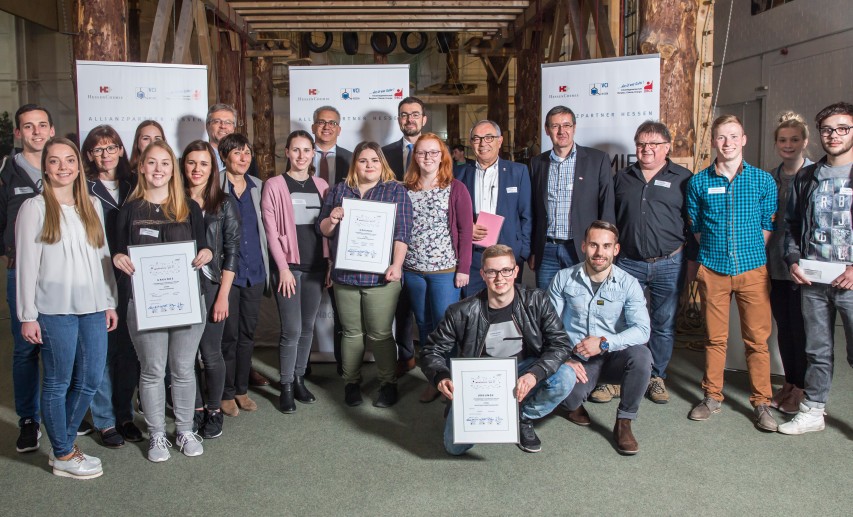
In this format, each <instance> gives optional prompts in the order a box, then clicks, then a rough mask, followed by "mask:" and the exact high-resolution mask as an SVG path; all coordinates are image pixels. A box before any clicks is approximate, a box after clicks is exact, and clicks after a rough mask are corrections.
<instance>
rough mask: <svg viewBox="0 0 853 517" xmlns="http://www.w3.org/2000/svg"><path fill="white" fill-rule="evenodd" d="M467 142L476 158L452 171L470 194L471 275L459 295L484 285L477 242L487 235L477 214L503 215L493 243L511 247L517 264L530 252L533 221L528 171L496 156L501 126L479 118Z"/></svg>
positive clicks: (480, 248)
mask: <svg viewBox="0 0 853 517" xmlns="http://www.w3.org/2000/svg"><path fill="white" fill-rule="evenodd" d="M469 141H470V142H471V147H472V148H473V149H474V155H475V156H476V157H477V161H476V162H475V163H474V164H473V165H472V164H466V165H464V166H460V167H458V168H457V169H456V170H455V171H454V173H455V174H456V179H458V180H459V181H461V182H462V183H464V184H465V186H466V187H467V188H468V192H469V193H470V194H471V200H472V201H473V203H472V207H473V209H474V223H475V224H474V235H473V239H474V252H473V255H472V257H471V276H470V280H469V282H468V285H467V286H465V287H463V288H462V297H463V298H464V297H467V296H471V295H472V294H476V293H478V292H479V291H480V290H482V289H483V287H485V284H484V283H483V280H482V278H481V276H480V274H479V271H480V265H481V261H482V254H483V246H481V245H479V244H477V243H478V242H480V241H483V240H484V239H486V238H487V237H489V228H488V227H487V226H486V225H484V224H479V223H478V219H479V217H480V214H481V213H483V212H485V213H488V214H494V215H499V216H501V217H503V223H502V225H501V227H500V231H499V233H498V236H497V244H506V245H507V246H509V247H510V248H512V251H513V252H514V253H515V260H516V262H518V263H523V262H524V261H525V260H526V259H527V257H528V256H529V255H530V232H531V229H532V224H533V214H532V209H531V206H530V174H529V173H528V172H527V166H526V165H523V164H520V163H515V162H511V161H508V160H503V159H501V158H500V157H499V155H500V150H501V145H502V144H503V136H502V135H501V128H500V127H499V126H498V125H497V123H495V122H493V121H491V120H481V121H479V122H477V123H476V124H474V127H472V128H471V133H470V134H469ZM493 231H494V230H493ZM519 281H520V279H519Z"/></svg>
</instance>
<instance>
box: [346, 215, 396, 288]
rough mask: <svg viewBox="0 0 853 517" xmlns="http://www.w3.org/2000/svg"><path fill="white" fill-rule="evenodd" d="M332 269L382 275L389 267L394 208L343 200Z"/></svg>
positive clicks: (394, 219) (392, 242)
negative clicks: (342, 211) (341, 217)
mask: <svg viewBox="0 0 853 517" xmlns="http://www.w3.org/2000/svg"><path fill="white" fill-rule="evenodd" d="M342 206H343V209H344V218H343V219H342V220H341V223H340V227H339V228H338V247H337V254H336V255H335V269H344V270H347V271H359V272H362V273H376V274H380V275H381V274H384V273H385V270H386V269H388V266H389V265H391V253H392V250H393V246H394V224H395V221H396V218H397V204H396V203H386V202H382V201H364V200H361V199H352V198H344V200H343V203H342Z"/></svg>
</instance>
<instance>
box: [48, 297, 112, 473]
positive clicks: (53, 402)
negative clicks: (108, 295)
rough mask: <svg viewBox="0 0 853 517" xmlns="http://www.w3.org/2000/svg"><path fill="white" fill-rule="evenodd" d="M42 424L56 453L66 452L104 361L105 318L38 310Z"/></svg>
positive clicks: (73, 437) (105, 354) (103, 314)
mask: <svg viewBox="0 0 853 517" xmlns="http://www.w3.org/2000/svg"><path fill="white" fill-rule="evenodd" d="M38 322H39V325H40V326H41V334H42V345H41V356H42V364H43V365H44V384H43V385H42V393H41V405H42V414H43V416H44V427H45V429H46V430H47V435H48V437H50V443H51V445H52V446H53V453H54V454H55V455H56V456H57V457H61V456H66V455H68V454H69V453H70V452H71V450H72V448H73V447H74V440H75V439H77V428H78V427H80V422H81V421H82V420H83V417H84V416H86V411H87V410H88V409H89V404H90V403H91V402H92V398H93V397H94V396H95V390H97V389H98V385H99V384H100V383H101V377H102V376H103V374H104V364H105V363H106V361H107V319H106V314H105V313H104V312H95V313H93V314H83V315H77V314H60V315H49V314H41V315H39V318H38Z"/></svg>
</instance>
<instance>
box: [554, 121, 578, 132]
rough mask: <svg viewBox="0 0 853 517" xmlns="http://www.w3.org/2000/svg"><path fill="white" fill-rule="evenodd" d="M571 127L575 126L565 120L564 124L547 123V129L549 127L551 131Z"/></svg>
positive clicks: (566, 129) (564, 129) (565, 129)
mask: <svg viewBox="0 0 853 517" xmlns="http://www.w3.org/2000/svg"><path fill="white" fill-rule="evenodd" d="M573 127H575V125H574V124H569V123H568V122H566V123H565V124H548V129H550V130H551V131H558V130H560V129H562V130H563V131H568V130H570V129H571V128H573Z"/></svg>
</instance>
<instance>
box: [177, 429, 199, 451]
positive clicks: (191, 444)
mask: <svg viewBox="0 0 853 517" xmlns="http://www.w3.org/2000/svg"><path fill="white" fill-rule="evenodd" d="M201 441H202V437H201V436H199V435H198V434H196V433H193V432H189V431H187V432H183V433H178V439H177V440H175V444H176V445H177V446H178V447H180V449H181V452H183V453H184V456H189V457H193V456H201V455H202V454H204V447H202V445H201Z"/></svg>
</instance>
